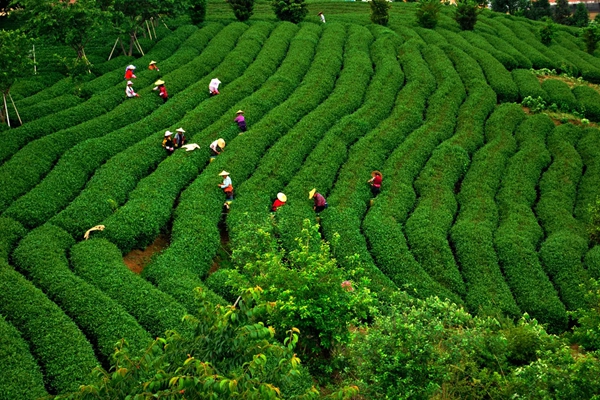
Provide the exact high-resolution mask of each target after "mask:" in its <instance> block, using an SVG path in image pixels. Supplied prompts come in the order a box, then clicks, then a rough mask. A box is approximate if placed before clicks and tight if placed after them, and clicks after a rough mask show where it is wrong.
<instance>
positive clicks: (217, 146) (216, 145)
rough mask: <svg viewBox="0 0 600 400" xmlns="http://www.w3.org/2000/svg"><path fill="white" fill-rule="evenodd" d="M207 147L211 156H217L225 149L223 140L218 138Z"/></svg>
mask: <svg viewBox="0 0 600 400" xmlns="http://www.w3.org/2000/svg"><path fill="white" fill-rule="evenodd" d="M209 147H210V149H211V150H212V152H213V155H215V156H218V155H219V154H221V152H222V151H223V149H224V148H225V140H223V139H222V138H218V139H217V140H215V141H214V142H212V143H211V144H210V146H209Z"/></svg>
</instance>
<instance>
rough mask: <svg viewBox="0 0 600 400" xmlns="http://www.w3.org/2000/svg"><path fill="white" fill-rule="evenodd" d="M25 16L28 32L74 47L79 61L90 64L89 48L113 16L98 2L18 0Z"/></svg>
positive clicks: (84, 0) (93, 0)
mask: <svg viewBox="0 0 600 400" xmlns="http://www.w3.org/2000/svg"><path fill="white" fill-rule="evenodd" d="M18 2H19V4H21V5H22V6H23V9H24V10H23V12H24V13H25V21H27V22H26V25H25V29H26V30H27V31H29V32H31V33H32V34H33V35H35V36H48V37H50V38H51V39H53V40H55V41H57V42H59V43H63V44H65V45H67V46H70V47H71V48H72V49H73V50H74V51H75V53H76V54H77V60H78V61H83V63H84V64H85V65H89V61H88V60H87V57H86V56H85V46H86V45H87V44H88V42H89V41H90V39H91V38H92V37H94V36H96V35H98V34H99V33H100V32H101V30H102V28H103V26H104V25H105V22H106V21H107V20H108V17H109V14H108V12H107V11H104V10H102V9H101V8H100V7H99V4H98V2H97V1H96V0H77V1H75V2H71V1H57V0H18Z"/></svg>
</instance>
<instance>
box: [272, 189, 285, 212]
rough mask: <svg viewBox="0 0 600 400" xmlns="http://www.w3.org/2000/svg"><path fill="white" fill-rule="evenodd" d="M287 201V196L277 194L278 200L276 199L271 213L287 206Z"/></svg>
mask: <svg viewBox="0 0 600 400" xmlns="http://www.w3.org/2000/svg"><path fill="white" fill-rule="evenodd" d="M286 201H287V196H286V195H285V194H283V193H281V192H279V193H277V198H276V199H275V201H274V202H273V205H272V206H271V211H277V209H278V208H279V207H281V206H283V205H285V202H286Z"/></svg>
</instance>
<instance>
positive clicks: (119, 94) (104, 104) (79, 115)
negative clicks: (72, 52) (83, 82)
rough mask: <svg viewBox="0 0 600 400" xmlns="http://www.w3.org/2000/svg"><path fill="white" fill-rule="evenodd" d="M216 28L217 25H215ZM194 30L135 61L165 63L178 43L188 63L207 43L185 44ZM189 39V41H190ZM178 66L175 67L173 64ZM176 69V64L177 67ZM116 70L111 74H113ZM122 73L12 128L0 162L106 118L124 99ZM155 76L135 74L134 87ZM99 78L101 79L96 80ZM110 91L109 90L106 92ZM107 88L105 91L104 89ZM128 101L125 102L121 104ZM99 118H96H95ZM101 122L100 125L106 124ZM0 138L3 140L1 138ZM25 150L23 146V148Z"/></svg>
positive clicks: (188, 28) (144, 72)
mask: <svg viewBox="0 0 600 400" xmlns="http://www.w3.org/2000/svg"><path fill="white" fill-rule="evenodd" d="M219 27H220V25H219ZM197 30H198V29H197V28H196V27H195V26H191V25H188V26H184V27H182V28H180V29H178V30H177V31H176V32H174V33H173V34H171V35H169V36H168V37H167V38H165V39H163V40H161V41H160V43H158V44H157V45H156V46H155V47H154V49H153V51H152V52H150V53H148V54H147V55H146V56H145V57H143V58H140V59H139V61H138V62H139V63H143V64H142V65H146V64H147V63H148V62H150V60H151V59H152V57H156V58H158V59H160V60H167V59H168V58H169V57H171V56H172V55H173V53H175V52H176V50H178V49H180V46H181V45H182V44H187V45H188V46H187V47H188V49H187V50H188V51H189V50H192V54H190V53H186V54H188V58H187V61H189V60H190V59H191V58H190V57H193V56H194V53H195V54H198V52H199V51H200V50H201V49H202V48H203V47H204V46H205V45H206V43H207V42H208V40H205V41H204V42H201V41H196V40H192V42H190V43H185V39H187V38H188V36H190V35H191V34H192V33H194V32H195V31H197ZM208 30H210V31H212V32H214V28H208ZM190 40H191V38H190ZM180 50H181V51H185V47H184V48H183V49H180ZM181 61H183V62H187V61H186V60H185V59H184V60H179V62H181ZM177 65H178V64H177ZM178 66H179V65H178ZM117 72H119V71H115V73H117ZM123 72H124V71H123V70H121V71H120V73H121V83H120V84H118V85H116V84H114V83H113V85H112V86H109V87H108V88H107V86H104V87H103V91H102V92H100V93H98V94H97V95H96V96H92V98H91V99H90V100H88V101H86V102H85V103H83V104H81V105H79V106H77V107H74V108H72V109H68V110H64V111H60V112H58V113H56V114H53V115H48V116H46V117H44V118H41V119H39V120H37V121H34V122H32V123H29V124H25V125H23V126H21V127H19V128H16V129H15V130H13V131H12V133H14V135H12V136H11V140H10V141H9V140H7V141H6V145H5V146H2V149H1V150H0V161H5V160H7V159H8V158H9V157H11V156H12V155H13V154H15V153H17V152H18V151H19V150H20V149H21V148H23V147H24V146H26V145H27V144H28V143H30V142H31V141H33V140H34V139H38V138H41V137H44V136H46V135H48V134H52V133H56V132H57V131H60V130H62V129H67V128H69V127H76V125H78V124H82V123H84V122H86V121H90V120H92V119H93V120H92V121H90V122H91V123H94V122H96V121H97V120H98V119H102V118H106V115H107V113H108V112H109V111H112V110H113V109H114V108H115V107H117V106H118V105H120V104H121V103H123V102H124V100H125V99H126V97H125V93H124V90H125V86H124V81H123V80H122V78H123V75H122V74H123ZM156 77H157V73H156V72H155V71H148V70H141V71H140V73H139V74H138V78H137V79H136V84H137V87H138V88H141V87H143V86H147V85H150V84H151V83H152V82H154V79H156ZM99 79H101V78H99ZM109 88H110V89H109ZM107 89H109V90H107ZM127 104H129V107H131V103H130V102H126V103H125V105H127ZM98 117H100V118H98ZM106 122H107V121H105V122H104V123H106ZM76 128H77V129H79V130H81V129H87V125H86V126H77V127H76ZM0 138H2V139H5V138H4V137H3V136H0ZM26 147H27V146H26Z"/></svg>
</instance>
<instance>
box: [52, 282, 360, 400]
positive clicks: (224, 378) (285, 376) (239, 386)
mask: <svg viewBox="0 0 600 400" xmlns="http://www.w3.org/2000/svg"><path fill="white" fill-rule="evenodd" d="M199 297H200V300H201V303H200V309H199V312H198V317H197V318H196V317H191V316H188V317H187V318H186V320H185V323H186V325H188V327H189V329H190V330H191V331H193V332H194V335H193V336H192V337H189V338H188V337H186V336H181V335H179V334H178V333H177V332H175V331H171V332H169V333H168V334H167V336H166V337H165V338H162V337H158V338H157V339H156V340H155V341H154V342H153V343H152V344H151V345H150V346H149V347H148V348H147V349H146V351H145V353H144V355H143V356H142V357H132V356H131V355H130V354H129V349H128V346H127V344H126V343H125V342H121V343H120V344H119V345H118V347H117V349H116V350H115V353H114V355H113V359H114V364H113V366H112V369H113V370H114V371H115V372H112V373H111V372H109V371H107V370H105V369H103V368H96V369H95V370H94V378H95V379H94V381H93V382H92V383H90V384H88V385H83V386H81V388H80V389H79V390H78V391H77V392H73V393H70V394H67V395H64V396H59V397H57V399H87V398H92V397H102V398H129V396H132V397H135V398H141V397H146V396H148V395H150V396H153V397H169V398H180V397H184V396H185V397H186V398H217V397H218V398H229V399H264V398H269V399H280V398H291V397H293V398H298V399H308V398H316V397H318V394H319V392H318V391H317V390H316V389H315V388H314V387H312V382H311V380H310V376H308V375H307V374H306V371H305V370H304V368H302V366H301V364H300V359H299V358H298V357H296V354H295V353H294V348H295V347H296V344H297V342H298V339H299V335H298V330H297V329H296V328H291V329H290V330H288V331H287V332H286V334H285V341H284V344H283V345H282V344H281V343H278V342H277V341H275V340H274V334H275V330H274V329H273V328H272V327H270V326H268V327H267V326H265V325H264V324H263V322H262V321H263V320H264V318H265V317H266V316H267V315H268V314H269V313H270V312H272V310H273V306H274V305H273V304H272V303H269V302H265V301H263V300H262V299H261V289H260V288H254V289H247V290H245V291H244V293H243V294H242V296H241V299H240V301H238V302H237V303H236V304H235V305H233V306H227V307H223V306H217V307H215V306H214V304H211V303H209V302H208V301H207V300H206V298H205V297H204V296H203V294H202V292H201V291H199ZM345 390H346V391H351V393H352V394H356V392H357V390H356V389H354V388H347V389H345ZM335 395H338V393H335ZM339 398H342V396H340V397H339ZM343 398H347V397H343Z"/></svg>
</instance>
